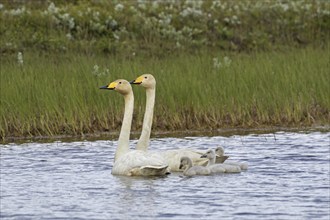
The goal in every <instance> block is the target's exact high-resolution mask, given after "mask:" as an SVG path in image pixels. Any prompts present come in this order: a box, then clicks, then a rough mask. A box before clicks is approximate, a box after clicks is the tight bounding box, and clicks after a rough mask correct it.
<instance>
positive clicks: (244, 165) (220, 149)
mask: <svg viewBox="0 0 330 220" xmlns="http://www.w3.org/2000/svg"><path fill="white" fill-rule="evenodd" d="M224 153H225V150H224V149H223V147H221V146H219V147H217V148H216V150H215V154H216V155H217V158H216V163H218V158H225V157H227V158H228V156H225V155H224ZM227 158H226V159H227ZM224 164H225V165H233V166H239V167H240V168H241V170H247V169H248V164H247V163H239V162H234V161H227V162H225V163H224Z"/></svg>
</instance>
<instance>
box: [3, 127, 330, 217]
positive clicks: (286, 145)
mask: <svg viewBox="0 0 330 220" xmlns="http://www.w3.org/2000/svg"><path fill="white" fill-rule="evenodd" d="M134 143H136V141H132V145H133V144H134ZM329 143H330V133H320V132H312V133H303V132H302V133H286V132H277V133H272V134H262V135H244V136H239V135H234V136H229V137H221V136H217V137H186V138H160V139H152V141H151V148H152V149H158V150H163V149H173V148H178V147H191V148H195V149H201V150H204V149H205V150H206V149H208V148H211V147H215V146H217V145H219V144H221V145H223V146H224V147H225V150H226V154H227V155H229V156H230V159H229V160H235V161H245V162H247V163H248V164H249V170H247V171H246V172H242V173H240V174H222V175H216V176H201V177H192V178H187V177H183V176H182V175H181V174H180V173H172V174H171V175H169V176H167V177H163V178H130V177H120V176H113V175H111V168H112V161H113V156H114V151H115V146H116V141H93V142H89V141H85V142H71V143H65V142H55V143H27V144H20V145H16V144H8V145H0V149H1V186H0V187H1V207H0V208H1V209H0V212H1V213H0V217H1V219H55V218H56V219H326V220H329V216H330V186H329V184H330V183H329V181H330V177H329V175H330V162H329V161H330V146H329Z"/></svg>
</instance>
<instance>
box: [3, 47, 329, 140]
mask: <svg viewBox="0 0 330 220" xmlns="http://www.w3.org/2000/svg"><path fill="white" fill-rule="evenodd" d="M227 56H228V57H229V58H230V59H231V60H232V62H231V64H230V66H228V67H224V66H223V67H221V68H215V67H214V61H213V58H218V59H219V60H221V61H222V60H223V57H224V54H222V53H215V52H213V53H212V52H208V51H205V52H200V53H199V54H197V55H196V54H195V55H188V54H181V55H177V56H172V57H168V58H163V59H158V58H140V57H134V58H126V59H125V58H119V57H116V58H115V57H110V56H104V55H94V56H89V55H81V54H75V53H72V54H70V53H64V54H60V53H55V54H38V53H25V54H23V59H24V64H23V65H19V64H18V62H17V57H16V56H14V55H10V56H9V55H8V56H5V57H3V58H2V59H1V61H0V64H1V69H0V77H1V91H0V92H1V94H0V95H1V107H0V135H1V138H2V139H5V138H7V137H14V136H20V137H22V136H24V137H26V136H40V135H47V136H53V135H63V134H64V135H81V134H87V133H96V132H100V131H119V127H120V125H121V120H122V113H123V107H124V105H123V104H124V103H123V98H122V97H121V96H120V95H119V94H117V93H116V92H113V91H105V90H99V89H98V88H99V87H100V86H103V85H105V84H107V83H109V82H111V81H113V80H115V79H118V78H124V79H127V80H132V79H134V78H135V77H137V76H138V75H140V74H143V73H152V74H154V76H155V77H156V79H157V97H156V109H155V115H154V126H153V127H154V129H155V130H162V131H174V130H184V129H193V130H198V129H217V128H223V127H260V126H277V125H279V126H295V127H299V126H306V125H308V126H310V125H320V124H323V125H324V124H326V125H328V124H329V121H330V120H329V119H330V113H329V109H330V99H329V85H330V74H329V59H328V57H329V56H330V54H329V48H328V47H327V48H323V49H320V48H311V47H309V48H305V49H292V50H289V51H283V52H263V53H260V52H259V53H252V54H236V53H233V54H231V53H228V54H227ZM94 65H98V66H99V70H98V73H99V74H98V75H97V74H93V71H94V69H93V67H94ZM105 69H109V71H108V72H107V71H105ZM101 72H104V74H100V73H101ZM94 73H95V72H94ZM133 89H134V93H135V96H136V99H135V115H134V121H133V130H138V129H140V127H141V123H142V117H143V113H144V112H143V111H144V105H145V102H144V101H145V97H144V96H145V91H144V89H143V88H140V87H137V86H134V87H133Z"/></svg>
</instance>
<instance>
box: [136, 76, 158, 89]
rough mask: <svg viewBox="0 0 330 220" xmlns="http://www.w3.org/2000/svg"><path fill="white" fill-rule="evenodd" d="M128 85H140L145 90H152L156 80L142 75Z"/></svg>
mask: <svg viewBox="0 0 330 220" xmlns="http://www.w3.org/2000/svg"><path fill="white" fill-rule="evenodd" d="M130 83H131V84H138V85H141V86H143V87H144V88H146V89H154V88H155V87H156V79H155V77H154V76H153V75H151V74H143V75H141V76H139V77H138V78H136V79H135V80H133V81H131V82H130Z"/></svg>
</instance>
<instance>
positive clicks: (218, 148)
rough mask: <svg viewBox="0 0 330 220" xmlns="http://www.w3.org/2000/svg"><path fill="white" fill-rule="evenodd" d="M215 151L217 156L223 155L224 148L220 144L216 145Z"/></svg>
mask: <svg viewBox="0 0 330 220" xmlns="http://www.w3.org/2000/svg"><path fill="white" fill-rule="evenodd" d="M215 153H216V155H218V156H223V155H224V154H225V149H223V147H222V146H218V147H217V148H216V149H215Z"/></svg>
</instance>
